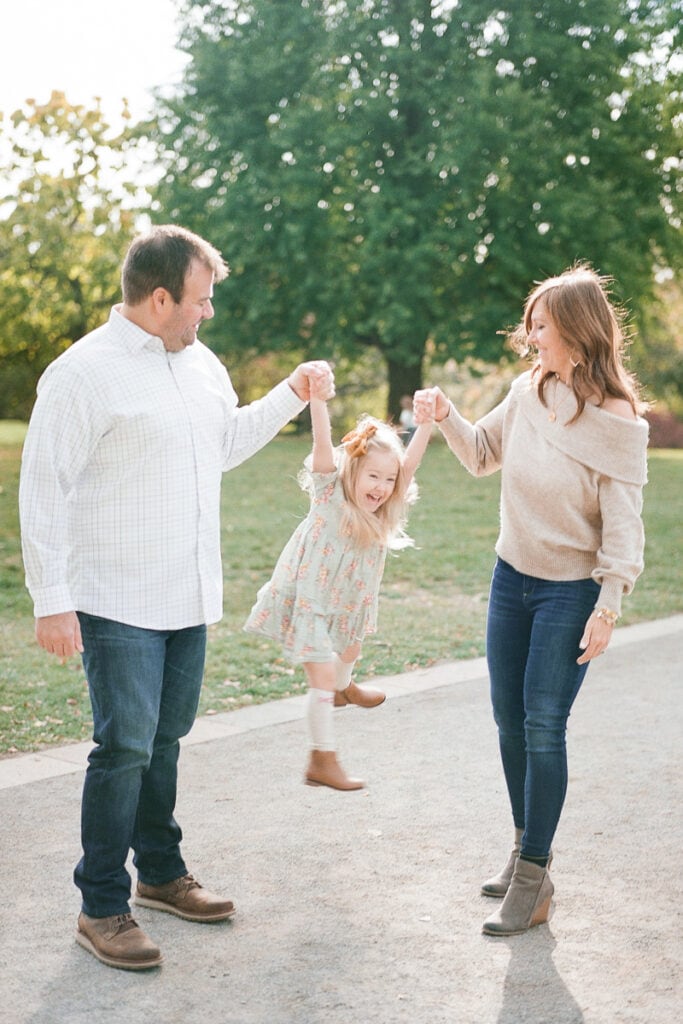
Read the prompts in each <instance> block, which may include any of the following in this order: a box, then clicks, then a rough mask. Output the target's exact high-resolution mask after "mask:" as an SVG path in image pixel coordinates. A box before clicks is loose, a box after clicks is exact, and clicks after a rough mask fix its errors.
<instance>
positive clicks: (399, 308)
mask: <svg viewBox="0 0 683 1024" xmlns="http://www.w3.org/2000/svg"><path fill="white" fill-rule="evenodd" d="M680 11H681V2H680V0H665V2H662V3H658V4H652V3H650V2H645V0H628V2H625V0H591V2H590V3H587V2H583V0H580V2H577V0H539V2H538V3H536V4H534V5H531V6H528V5H527V6H525V5H520V4H518V3H515V4H514V5H511V4H508V5H506V4H504V3H503V4H500V3H496V4H493V3H490V2H486V0H459V3H458V4H457V5H452V4H438V3H432V2H430V0H400V2H399V0H341V2H338V3H334V4H332V3H310V2H309V0H291V2H288V3H281V2H280V3H278V2H274V0H249V2H246V0H236V2H235V3H232V4H230V5H225V4H222V3H218V2H212V0H190V2H189V3H188V4H187V6H186V27H185V30H184V34H183V43H184V47H185V48H186V49H187V51H188V53H189V54H190V56H191V62H190V64H189V67H188V70H187V73H186V81H185V88H184V91H183V93H182V94H181V95H180V96H179V97H178V98H177V99H176V100H175V101H173V102H171V103H170V104H168V105H167V109H166V110H165V113H164V116H162V118H161V122H160V123H161V124H162V126H163V129H164V134H163V137H162V138H161V139H160V140H159V142H160V145H161V146H162V149H163V150H164V151H165V152H164V153H163V159H164V161H165V163H166V166H167V174H166V176H165V178H164V180H163V181H162V183H161V185H160V188H159V191H158V193H157V201H158V203H159V206H160V209H161V211H163V215H164V216H165V217H167V218H170V219H174V220H181V221H183V222H185V223H188V224H189V225H190V226H192V227H194V228H195V229H196V230H198V231H200V232H201V233H206V234H208V235H209V236H210V237H211V238H212V240H213V241H214V242H215V243H216V244H218V245H219V246H220V247H221V248H222V249H223V251H224V253H225V255H226V256H227V258H228V260H229V261H230V262H231V263H232V266H233V273H232V276H231V278H230V280H229V281H227V282H225V283H224V284H223V285H222V286H221V288H220V289H219V292H218V298H217V305H218V309H219V316H218V317H217V324H216V333H214V334H213V335H210V337H211V338H212V340H213V344H214V346H215V347H217V348H220V350H221V351H224V352H226V353H232V352H233V351H236V350H240V351H242V352H244V351H247V350H249V351H252V352H253V351H254V350H258V351H263V350H268V349H272V348H273V347H276V346H277V347H284V348H289V347H292V346H296V347H297V348H302V347H303V348H304V349H305V350H306V351H310V352H315V354H317V355H328V356H330V355H331V356H334V357H335V358H337V357H339V356H341V355H346V356H347V357H353V356H354V355H357V354H358V353H359V352H362V351H367V350H368V349H370V350H371V351H373V352H375V353H376V354H378V355H379V356H380V358H381V360H383V362H384V364H385V366H386V367H388V371H389V409H390V412H392V413H393V414H394V415H396V413H397V408H398V399H399V398H400V395H401V394H403V393H406V392H408V393H410V392H412V390H414V387H415V386H417V385H419V383H420V382H421V374H422V368H423V361H424V358H425V354H426V352H427V351H430V353H431V356H432V358H433V359H441V360H442V361H443V360H446V359H447V358H449V357H455V358H458V359H463V358H465V357H471V356H477V357H479V358H486V359H492V358H493V359H495V358H497V356H498V354H499V349H500V342H499V340H498V338H497V337H496V331H498V330H500V329H501V328H503V327H506V326H508V325H509V324H510V323H512V322H516V320H517V319H518V317H519V313H520V308H521V303H522V300H523V298H524V296H525V295H526V293H527V291H528V289H529V286H530V284H531V282H532V281H533V280H535V279H538V278H540V277H544V276H546V275H547V274H550V273H555V272H558V271H560V270H561V269H564V268H565V267H566V266H567V265H569V264H571V263H572V262H573V261H574V260H575V259H577V258H582V259H588V260H590V261H591V262H593V263H594V264H595V265H596V266H597V267H598V268H599V269H600V270H601V271H602V272H604V273H610V274H613V275H614V277H615V278H616V280H617V282H618V285H619V288H620V290H621V294H622V296H623V297H624V298H625V299H626V300H627V301H628V303H629V305H631V306H632V307H633V308H634V309H635V310H636V312H638V313H640V312H642V310H643V308H644V307H645V305H646V304H647V302H648V301H649V299H650V296H651V289H652V284H653V270H654V268H655V267H656V266H658V265H661V264H670V265H672V266H678V265H680V260H681V252H682V250H681V236H680V231H679V230H678V228H679V227H680V192H681V189H680V170H681V165H680V161H679V160H678V156H679V153H680V128H681V125H680V118H677V116H676V115H677V112H678V111H679V109H680V71H679V72H678V73H677V72H676V69H675V65H674V64H673V63H671V62H670V56H671V54H672V53H673V52H675V49H676V46H677V42H678V40H679V38H680V18H679V17H677V15H680ZM221 309H225V310H228V309H229V311H230V325H231V326H230V335H229V337H227V339H226V338H224V337H221V338H220V339H219V335H218V328H219V325H220V324H221V316H220V311H221Z"/></svg>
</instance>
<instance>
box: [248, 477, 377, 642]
mask: <svg viewBox="0 0 683 1024" xmlns="http://www.w3.org/2000/svg"><path fill="white" fill-rule="evenodd" d="M309 478H310V486H311V493H312V497H311V507H310V510H309V513H308V515H307V516H306V518H305V519H304V520H303V521H302V522H301V523H300V524H299V526H298V527H297V528H296V530H295V531H294V533H293V534H292V536H291V537H290V539H289V540H288V542H287V544H286V545H285V547H284V549H283V551H282V554H281V555H280V557H279V559H278V562H277V565H276V566H275V569H274V570H273V575H272V577H271V579H270V580H269V581H268V583H266V584H265V585H264V586H263V587H261V589H260V590H259V592H258V594H257V595H256V604H255V605H254V607H253V608H252V610H251V612H250V613H249V617H248V619H247V621H246V623H245V626H244V628H245V629H246V630H247V631H248V632H250V633H260V634H262V635H263V636H267V637H271V638H272V639H273V640H277V641H279V642H280V643H281V644H282V648H283V651H284V653H285V655H286V656H287V658H289V660H290V661H293V662H302V661H330V660H331V659H332V655H333V653H334V652H335V651H336V652H337V653H341V652H342V651H344V650H345V649H346V648H347V647H348V646H349V644H351V643H354V641H356V640H362V639H363V638H364V637H365V636H366V635H367V634H368V633H374V632H376V629H377V603H378V594H379V585H380V582H381V580H382V575H383V573H384V563H385V560H386V551H387V549H386V547H385V546H384V545H381V546H380V545H377V544H374V545H372V546H370V547H368V548H357V547H354V546H353V544H352V543H351V541H350V539H349V538H348V537H342V535H341V533H340V524H341V519H342V515H343V512H344V504H345V500H346V499H345V497H344V491H343V488H342V484H341V481H340V479H339V476H338V473H337V470H334V471H333V472H332V473H310V474H309Z"/></svg>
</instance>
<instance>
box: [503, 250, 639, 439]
mask: <svg viewBox="0 0 683 1024" xmlns="http://www.w3.org/2000/svg"><path fill="white" fill-rule="evenodd" d="M610 284H611V278H608V277H605V276H601V275H600V274H598V273H597V272H596V271H595V270H593V268H592V267H591V266H590V265H589V264H588V263H585V262H579V263H576V264H574V266H572V267H570V268H569V270H565V271H564V273H562V274H560V275H559V276H558V277H549V278H548V279H547V280H545V281H542V282H540V283H539V284H538V285H537V286H536V287H535V288H534V289H533V291H532V292H531V293H530V294H529V297H528V298H527V300H526V303H525V305H524V316H523V318H522V321H521V323H520V324H519V325H518V326H517V327H516V328H515V329H514V330H513V331H511V332H510V333H509V335H508V338H509V341H510V344H511V345H512V347H513V349H514V350H515V351H516V352H518V353H520V355H527V354H528V353H529V352H530V351H531V346H530V344H529V340H528V338H529V334H530V332H531V316H532V313H533V311H534V307H535V305H536V303H537V302H538V300H539V299H541V298H542V299H543V302H544V304H545V308H546V311H547V314H548V316H549V317H550V319H551V320H552V322H553V324H554V326H555V327H556V328H557V330H558V332H559V334H560V337H561V338H562V340H563V341H564V343H565V344H566V345H567V347H568V348H569V350H570V352H571V353H572V357H571V358H572V367H573V373H572V379H571V382H570V387H571V388H572V390H573V391H574V394H575V396H576V402H577V411H576V414H575V415H574V416H573V417H572V420H571V421H570V422H573V421H574V420H576V419H578V418H579V416H580V415H581V413H582V412H583V410H584V408H585V405H586V400H587V399H588V398H597V399H598V404H599V405H602V403H603V402H604V400H605V399H606V398H607V397H608V396H611V397H613V398H625V399H626V401H627V402H628V403H629V404H630V405H631V408H632V409H633V411H634V412H635V413H636V414H637V413H639V412H641V411H642V410H643V409H644V408H645V406H644V405H643V404H642V403H641V402H640V399H639V394H638V390H639V389H638V384H637V381H636V379H635V377H634V376H633V375H632V374H630V373H628V371H627V370H626V369H625V368H624V352H625V348H626V343H627V341H628V340H629V337H628V331H627V329H626V326H625V325H626V314H625V312H624V311H623V310H622V309H621V308H620V307H619V306H617V305H616V304H615V303H614V302H613V301H612V300H611V298H610V294H609V286H610ZM540 372H541V367H540V364H539V363H538V362H536V363H535V364H534V366H533V368H532V374H533V375H534V376H536V375H538V374H539V373H540ZM554 376H555V374H554V373H545V374H543V376H542V377H541V378H540V380H539V381H538V393H539V396H540V399H541V401H542V402H543V404H544V405H546V404H547V402H546V398H545V389H546V386H547V384H548V381H549V380H551V379H552V378H553V377H554Z"/></svg>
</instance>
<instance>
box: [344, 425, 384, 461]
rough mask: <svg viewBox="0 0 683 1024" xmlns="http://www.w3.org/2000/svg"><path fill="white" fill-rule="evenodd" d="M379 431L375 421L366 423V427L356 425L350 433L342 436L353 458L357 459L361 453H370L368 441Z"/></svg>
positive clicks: (349, 454)
mask: <svg viewBox="0 0 683 1024" xmlns="http://www.w3.org/2000/svg"><path fill="white" fill-rule="evenodd" d="M376 433H377V425H376V424H375V423H366V424H365V426H364V427H354V429H353V430H350V431H349V432H348V434H345V435H344V437H342V440H341V443H342V444H343V445H344V447H345V449H346V453H347V455H348V456H349V458H351V459H357V458H358V456H359V455H367V454H368V441H369V440H370V438H371V437H373V436H374V435H375V434H376Z"/></svg>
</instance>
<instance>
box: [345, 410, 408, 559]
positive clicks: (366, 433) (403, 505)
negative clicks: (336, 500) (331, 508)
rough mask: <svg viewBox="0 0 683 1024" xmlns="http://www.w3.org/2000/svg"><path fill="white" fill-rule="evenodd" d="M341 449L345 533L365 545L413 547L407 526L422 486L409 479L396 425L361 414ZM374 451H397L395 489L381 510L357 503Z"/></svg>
mask: <svg viewBox="0 0 683 1024" xmlns="http://www.w3.org/2000/svg"><path fill="white" fill-rule="evenodd" d="M359 441H360V444H359V443H358V442H359ZM337 452H338V457H339V478H340V480H341V483H342V487H343V488H344V497H345V498H346V509H345V511H344V516H343V518H342V524H341V530H342V533H343V534H344V535H345V536H347V537H351V539H352V541H353V543H354V544H357V545H358V547H361V548H367V547H370V545H371V544H386V545H387V547H388V548H390V549H391V550H394V551H396V550H399V549H401V548H407V547H412V545H413V544H414V541H413V539H412V537H409V536H408V535H407V533H406V532H405V526H406V523H407V520H408V508H409V506H410V505H412V504H413V503H414V502H415V501H417V497H418V488H417V484H416V483H415V481H414V480H408V479H407V475H406V470H405V448H404V447H403V442H402V441H401V439H400V437H399V435H398V433H397V431H396V429H395V428H394V427H392V426H391V425H390V424H389V423H385V422H384V421H383V420H378V419H376V418H375V417H374V416H361V418H360V419H359V420H358V423H357V425H356V427H355V429H354V430H352V431H350V432H349V433H348V434H347V435H346V436H345V437H344V438H343V439H342V443H341V444H340V445H339V447H338V449H337ZM371 452H382V453H388V454H390V455H394V456H395V457H396V461H397V463H398V473H397V476H396V484H395V486H394V490H393V491H392V493H391V495H390V497H389V498H388V499H387V500H386V501H385V502H384V504H383V505H381V506H380V507H379V509H378V510H377V512H367V511H366V510H365V509H362V508H360V507H359V506H358V505H357V504H356V482H357V480H358V475H359V473H360V469H361V466H362V464H363V461H364V459H365V458H367V456H368V455H369V454H370V453H371Z"/></svg>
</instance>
